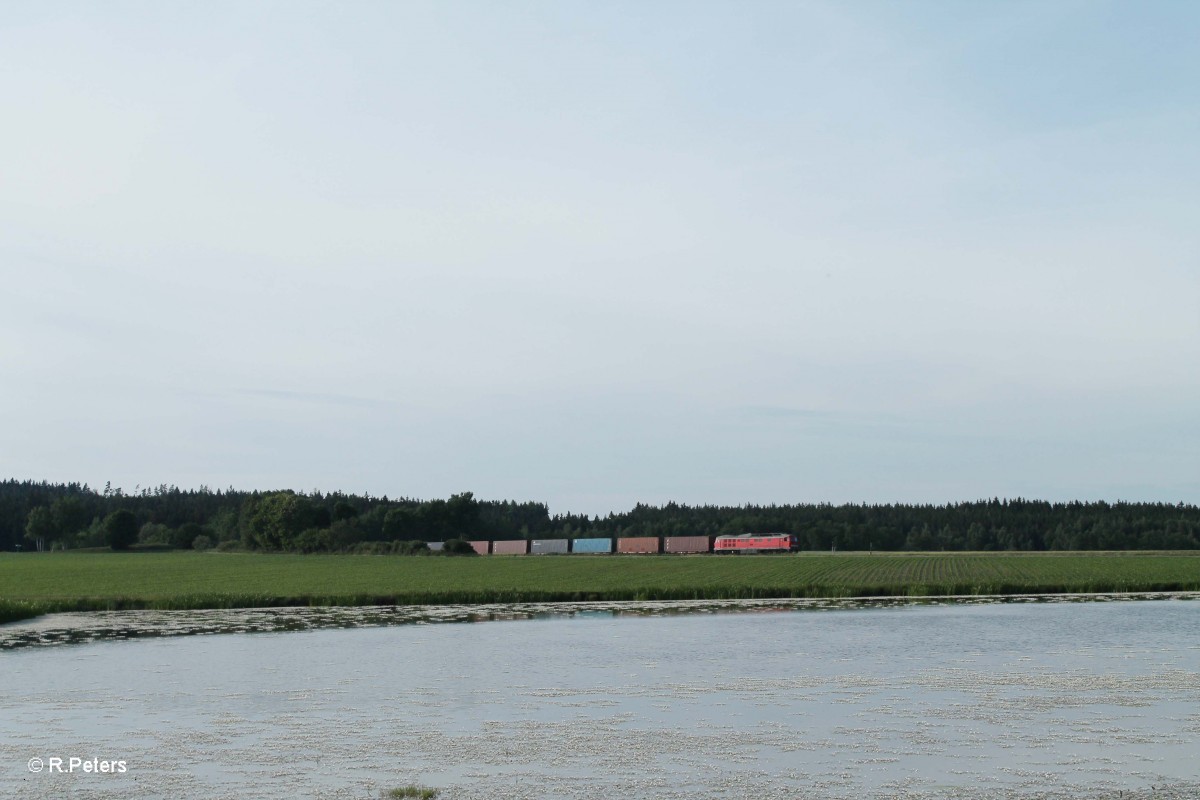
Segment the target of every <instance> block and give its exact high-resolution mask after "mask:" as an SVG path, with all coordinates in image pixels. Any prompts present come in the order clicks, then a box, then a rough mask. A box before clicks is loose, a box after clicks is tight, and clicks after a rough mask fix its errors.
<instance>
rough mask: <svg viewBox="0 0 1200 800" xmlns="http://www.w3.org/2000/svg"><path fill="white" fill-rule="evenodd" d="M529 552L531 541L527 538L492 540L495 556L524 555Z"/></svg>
mask: <svg viewBox="0 0 1200 800" xmlns="http://www.w3.org/2000/svg"><path fill="white" fill-rule="evenodd" d="M528 552H529V542H527V541H526V540H525V539H511V540H508V541H502V542H492V555H494V556H523V555H525V554H526V553H528Z"/></svg>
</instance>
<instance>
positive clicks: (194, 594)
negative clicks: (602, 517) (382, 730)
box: [0, 552, 1200, 621]
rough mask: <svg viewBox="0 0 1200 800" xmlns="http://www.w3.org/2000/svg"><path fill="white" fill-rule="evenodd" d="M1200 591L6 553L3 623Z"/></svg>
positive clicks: (994, 575) (835, 558)
mask: <svg viewBox="0 0 1200 800" xmlns="http://www.w3.org/2000/svg"><path fill="white" fill-rule="evenodd" d="M1189 590H1200V553H1191V552H1188V553H1174V554H1164V553H1137V554H1131V553H1086V554H1084V553H1055V554H1041V553H1039V554H1026V553H1023V554H1007V553H1005V554H982V553H979V554H972V553H965V554H964V553H953V554H951V553H946V554H907V553H906V554H878V553H877V554H875V555H867V554H838V555H828V554H800V555H793V556H723V557H722V556H568V557H563V556H558V557H555V556H548V557H480V558H427V557H426V558H422V557H413V556H296V555H264V554H254V553H194V552H168V553H71V552H67V553H23V554H12V553H6V554H0V621H11V620H14V619H21V618H25V617H30V616H34V615H36V614H39V613H44V612H48V611H87V610H108V609H133V608H155V609H189V608H252V607H267V606H293V605H376V604H381V605H388V604H400V605H413V604H440V603H505V602H551V601H570V600H671V599H679V600H685V599H732V598H762V597H878V596H889V595H948V594H976V595H978V594H1028V593H1066V592H1072V593H1074V592H1082V593H1088V592H1129V591H1189Z"/></svg>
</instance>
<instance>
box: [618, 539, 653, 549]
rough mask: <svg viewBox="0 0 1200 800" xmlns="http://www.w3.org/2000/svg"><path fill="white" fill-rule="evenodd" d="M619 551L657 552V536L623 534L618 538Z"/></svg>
mask: <svg viewBox="0 0 1200 800" xmlns="http://www.w3.org/2000/svg"><path fill="white" fill-rule="evenodd" d="M617 552H618V553H657V552H658V537H657V536H623V537H621V538H620V539H617Z"/></svg>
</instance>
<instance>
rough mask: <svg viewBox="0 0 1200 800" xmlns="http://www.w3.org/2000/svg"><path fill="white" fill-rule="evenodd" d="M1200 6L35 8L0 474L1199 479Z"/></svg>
mask: <svg viewBox="0 0 1200 800" xmlns="http://www.w3.org/2000/svg"><path fill="white" fill-rule="evenodd" d="M1198 41H1200V3H1195V2H1190V1H1188V2H1175V3H1171V2H1103V1H1102V0H1088V1H1086V2H1047V1H1046V0H1038V2H1009V1H1008V0H1005V1H1004V2H992V3H986V2H977V1H976V0H969V1H968V0H962V1H961V2H902V3H895V2H836V3H835V2H829V3H826V2H794V3H766V2H760V3H753V2H751V3H743V2H737V3H735V2H727V3H699V2H691V1H689V2H670V3H668V2H644V0H638V1H637V2H627V3H619V2H592V3H571V2H564V1H563V0H553V2H545V3H507V2H506V3H500V2H493V3H455V2H442V1H441V0H439V1H438V2H429V3H419V2H392V3H314V2H308V3H305V2H285V3H266V2H255V3H244V2H235V3H214V2H202V3H187V4H185V3H161V2H145V3H90V2H89V3H79V4H74V3H32V2H31V3H10V4H7V5H6V7H5V8H4V12H3V18H2V20H0V53H2V54H3V55H2V56H0V103H2V106H0V107H2V108H3V120H4V121H3V124H2V125H0V264H2V265H3V266H2V269H3V275H2V276H0V277H2V281H0V286H2V287H3V304H2V308H3V311H2V312H0V415H2V419H3V428H2V432H0V476H2V477H9V476H11V477H16V478H34V479H48V480H54V481H63V480H78V481H86V482H89V483H91V484H92V485H93V486H97V487H99V486H103V484H104V482H105V481H112V483H113V485H114V486H117V485H120V486H123V487H124V488H125V489H126V491H130V490H132V489H133V488H134V486H135V485H138V484H140V485H142V486H146V485H151V484H158V483H175V484H178V485H180V486H185V487H194V486H199V485H201V484H206V485H209V486H212V487H226V486H230V485H232V486H235V487H238V488H264V489H266V488H294V489H301V490H308V489H313V488H320V489H322V490H327V491H331V490H336V489H341V490H346V491H355V492H362V491H369V492H371V493H372V494H376V495H380V494H387V495H389V496H393V497H394V496H401V495H407V496H413V497H432V496H446V495H448V494H450V493H453V492H458V491H466V490H470V491H474V492H475V493H476V495H477V496H480V497H484V498H505V497H511V498H517V499H534V500H545V501H547V502H549V503H550V505H551V510H552V511H554V512H561V511H567V510H572V511H577V512H587V513H600V514H604V513H607V512H608V511H609V510H621V509H625V508H628V507H630V506H632V505H633V504H634V503H635V502H638V501H642V502H647V503H661V502H665V501H667V500H676V501H678V502H686V503H694V504H702V503H722V504H724V503H744V502H759V503H762V502H779V503H784V502H801V501H816V502H819V501H830V502H844V501H854V502H857V501H869V502H875V501H878V502H885V501H920V502H932V503H942V502H946V501H957V500H967V499H975V498H979V497H991V496H1001V497H1003V496H1010V497H1011V496H1017V495H1022V496H1025V497H1041V498H1049V499H1071V498H1079V499H1096V498H1106V499H1118V498H1123V499H1133V500H1169V501H1187V502H1191V503H1197V502H1200V369H1198V367H1200V46H1197V42H1198Z"/></svg>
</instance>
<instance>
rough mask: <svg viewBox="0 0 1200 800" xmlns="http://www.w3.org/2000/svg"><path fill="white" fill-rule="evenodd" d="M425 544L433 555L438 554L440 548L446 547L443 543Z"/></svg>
mask: <svg viewBox="0 0 1200 800" xmlns="http://www.w3.org/2000/svg"><path fill="white" fill-rule="evenodd" d="M425 544H426V546H428V547H429V549H430V550H432V551H433V552H435V553H440V552H441V550H442V548H443V547H445V546H446V543H445V542H426V543H425Z"/></svg>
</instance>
